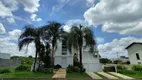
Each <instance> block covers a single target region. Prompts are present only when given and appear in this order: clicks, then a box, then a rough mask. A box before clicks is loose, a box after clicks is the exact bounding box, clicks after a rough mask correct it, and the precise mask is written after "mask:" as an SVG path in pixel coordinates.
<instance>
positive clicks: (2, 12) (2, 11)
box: [0, 1, 13, 18]
mask: <svg viewBox="0 0 142 80" xmlns="http://www.w3.org/2000/svg"><path fill="white" fill-rule="evenodd" d="M6 16H10V17H11V16H13V14H12V11H11V10H10V9H9V8H7V7H6V6H5V5H4V4H3V3H2V2H1V1H0V17H2V18H5V17H6Z"/></svg>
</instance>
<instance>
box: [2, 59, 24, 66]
mask: <svg viewBox="0 0 142 80" xmlns="http://www.w3.org/2000/svg"><path fill="white" fill-rule="evenodd" d="M20 64H21V60H15V59H0V68H15V67H17V66H19V65H20Z"/></svg>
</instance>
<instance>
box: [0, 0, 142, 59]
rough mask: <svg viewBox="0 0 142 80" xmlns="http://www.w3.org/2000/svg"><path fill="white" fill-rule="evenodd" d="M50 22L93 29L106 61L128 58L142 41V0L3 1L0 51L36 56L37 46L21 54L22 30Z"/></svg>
mask: <svg viewBox="0 0 142 80" xmlns="http://www.w3.org/2000/svg"><path fill="white" fill-rule="evenodd" d="M48 21H57V22H60V23H64V25H63V28H64V30H65V31H70V28H71V25H73V24H83V25H85V26H88V27H90V28H91V29H92V31H93V33H94V35H95V37H94V39H95V40H96V41H97V47H98V50H99V54H100V55H101V57H104V58H116V57H117V53H118V55H119V56H128V52H127V50H126V49H125V47H127V46H128V45H129V44H131V43H132V42H142V0H109V1H108V0H0V52H2V53H9V54H11V55H12V56H13V55H17V56H29V55H33V56H34V54H35V48H34V43H31V44H30V45H29V46H28V51H27V53H26V47H24V48H23V50H22V51H19V50H18V47H17V42H18V41H17V40H18V37H19V36H20V34H21V33H22V32H23V30H24V29H23V27H24V26H25V25H27V24H32V25H33V26H34V27H40V26H42V25H45V24H47V22H48Z"/></svg>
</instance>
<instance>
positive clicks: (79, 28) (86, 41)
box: [68, 25, 96, 71]
mask: <svg viewBox="0 0 142 80" xmlns="http://www.w3.org/2000/svg"><path fill="white" fill-rule="evenodd" d="M95 45H96V42H95V40H94V35H93V32H92V30H91V29H90V28H89V27H84V26H83V25H73V26H72V28H71V31H70V32H69V35H68V49H69V51H70V52H71V50H72V47H73V48H74V49H76V50H79V58H80V68H81V71H82V67H83V65H82V48H83V47H84V48H87V47H88V48H89V52H90V53H93V52H94V46H95Z"/></svg>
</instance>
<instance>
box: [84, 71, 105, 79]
mask: <svg viewBox="0 0 142 80" xmlns="http://www.w3.org/2000/svg"><path fill="white" fill-rule="evenodd" d="M86 73H87V74H88V75H89V76H90V77H91V78H92V79H103V78H101V77H100V76H98V75H97V74H95V73H93V72H86Z"/></svg>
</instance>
